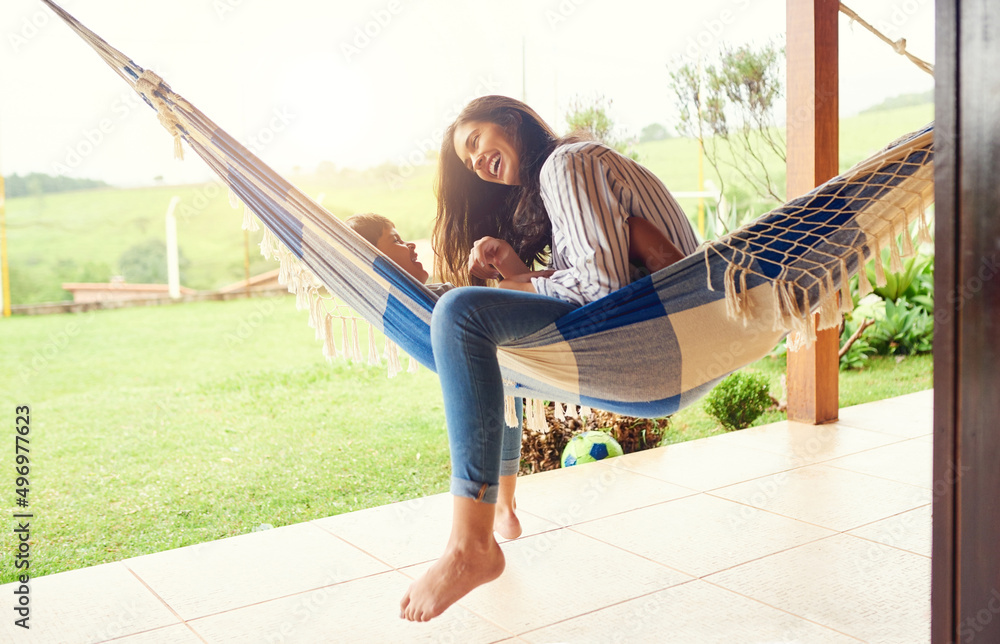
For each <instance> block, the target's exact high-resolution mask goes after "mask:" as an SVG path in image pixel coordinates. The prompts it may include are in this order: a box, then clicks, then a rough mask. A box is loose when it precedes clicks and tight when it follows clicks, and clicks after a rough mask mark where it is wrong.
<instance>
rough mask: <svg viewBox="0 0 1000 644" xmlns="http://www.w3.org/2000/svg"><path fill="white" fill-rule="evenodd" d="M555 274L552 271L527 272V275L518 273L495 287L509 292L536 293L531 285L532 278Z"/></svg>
mask: <svg viewBox="0 0 1000 644" xmlns="http://www.w3.org/2000/svg"><path fill="white" fill-rule="evenodd" d="M552 273H555V271H554V270H546V271H529V272H527V273H519V274H518V275H514V276H513V277H509V278H507V279H505V280H502V281H501V282H500V283H499V284H498V285H497V286H499V287H500V288H505V289H509V290H511V291H524V292H526V293H537V292H538V291H536V290H535V285H534V284H532V283H531V278H532V277H548V276H550V275H552Z"/></svg>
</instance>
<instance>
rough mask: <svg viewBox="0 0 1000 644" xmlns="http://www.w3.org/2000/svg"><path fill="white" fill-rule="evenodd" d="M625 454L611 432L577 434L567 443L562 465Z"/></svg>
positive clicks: (590, 461) (589, 461)
mask: <svg viewBox="0 0 1000 644" xmlns="http://www.w3.org/2000/svg"><path fill="white" fill-rule="evenodd" d="M622 454H624V452H623V451H622V446H621V445H619V444H618V441H616V440H615V439H614V438H612V437H611V435H610V434H606V433H604V432H598V431H589V432H583V433H582V434H577V435H576V436H574V437H573V438H571V439H570V441H569V443H567V444H566V449H564V450H563V453H562V466H563V467H570V466H571V465H576V464H577V463H593V462H594V461H599V460H601V459H603V458H608V457H609V456H621V455H622Z"/></svg>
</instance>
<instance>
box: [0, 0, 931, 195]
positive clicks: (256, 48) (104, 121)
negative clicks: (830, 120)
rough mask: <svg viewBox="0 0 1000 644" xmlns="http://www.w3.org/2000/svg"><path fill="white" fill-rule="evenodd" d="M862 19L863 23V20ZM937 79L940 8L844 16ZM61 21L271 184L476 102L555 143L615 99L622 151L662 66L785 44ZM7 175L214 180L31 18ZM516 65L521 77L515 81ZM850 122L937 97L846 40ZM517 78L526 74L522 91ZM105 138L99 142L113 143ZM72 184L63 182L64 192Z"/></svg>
mask: <svg viewBox="0 0 1000 644" xmlns="http://www.w3.org/2000/svg"><path fill="white" fill-rule="evenodd" d="M854 5H856V6H854ZM849 6H852V8H853V9H855V10H856V11H858V12H859V13H860V14H861V15H862V16H863V17H865V18H866V19H867V20H868V21H869V22H871V23H872V24H874V25H876V26H878V27H880V28H881V29H882V30H883V32H885V33H886V34H887V35H888V36H889V37H890V38H893V39H896V38H899V37H906V39H907V43H908V48H909V49H910V51H912V52H913V53H914V54H916V55H918V56H920V57H921V58H924V59H925V60H929V61H931V62H933V53H934V20H933V19H934V1H933V0H864V2H858V1H857V0H855V2H852V3H850V5H849ZM63 7H64V8H65V9H67V10H68V11H69V12H70V13H72V14H74V15H75V16H76V17H77V18H78V19H79V20H81V22H83V23H84V24H85V25H87V26H88V27H90V28H91V29H93V30H94V31H95V32H96V33H97V34H98V35H100V36H101V37H103V38H104V39H105V40H107V41H108V42H109V43H110V44H111V45H112V46H114V47H116V48H118V49H120V50H121V51H123V52H124V53H126V54H127V55H129V56H130V57H131V58H132V59H133V60H134V61H136V63H138V64H139V65H141V66H143V67H145V68H147V69H151V70H153V71H155V72H157V73H158V74H160V76H162V77H163V78H164V79H165V80H166V81H167V82H168V83H170V85H171V86H172V87H173V88H174V90H175V91H177V92H179V93H180V94H181V95H183V96H184V97H185V98H187V99H188V100H190V101H191V102H192V103H194V104H195V105H197V106H198V107H199V108H201V110H202V111H204V112H205V113H206V114H207V115H208V116H209V117H210V118H212V119H213V120H215V122H216V123H219V124H220V125H221V126H222V127H223V128H225V129H226V130H228V131H229V132H230V133H231V134H233V135H234V136H236V137H237V138H239V139H240V140H242V141H244V142H245V143H246V142H247V141H248V140H250V138H251V137H252V138H253V139H254V140H255V141H256V142H257V151H258V154H259V155H260V156H261V157H262V158H263V159H264V160H265V161H266V162H268V163H269V164H271V165H272V166H273V167H275V168H276V169H277V170H278V171H279V172H280V171H286V172H287V171H288V170H290V169H292V168H293V167H295V166H299V167H301V168H303V169H306V170H311V169H313V168H315V166H316V164H317V163H319V162H320V161H332V162H334V163H336V164H338V165H341V166H354V167H366V166H370V165H375V164H378V163H381V162H384V161H395V162H403V161H404V160H405V159H406V158H407V157H409V156H413V157H416V156H418V155H419V154H420V153H421V152H422V151H423V150H426V149H428V148H430V147H432V146H433V148H435V149H436V148H439V147H440V132H441V131H442V130H443V128H444V127H445V126H446V125H447V124H448V123H449V122H450V121H451V120H452V119H453V118H454V116H455V115H456V113H457V112H458V110H459V109H460V108H461V107H462V106H463V105H464V104H465V102H467V100H468V99H470V98H472V97H474V96H477V95H481V94H486V93H498V94H508V95H510V96H515V97H518V98H521V97H522V87H523V88H524V91H525V92H526V99H527V102H528V103H529V104H531V105H532V106H533V107H534V108H535V109H536V110H538V112H539V113H540V114H541V115H542V116H543V117H544V118H546V119H547V120H548V121H549V122H550V123H551V124H552V125H553V126H554V127H556V129H557V130H560V131H561V130H562V128H563V125H564V121H563V118H564V116H565V113H566V110H567V106H568V105H569V103H570V102H571V100H572V99H573V98H574V97H577V96H582V97H595V96H600V95H603V96H605V97H608V98H611V99H613V104H612V109H611V111H612V116H613V117H614V118H615V120H616V122H617V123H618V124H619V125H620V126H621V127H622V128H623V129H624V130H625V131H626V132H627V133H629V134H638V133H639V131H640V130H641V129H642V128H643V127H644V126H646V125H648V124H650V123H653V122H660V123H664V124H666V125H668V126H670V127H671V128H672V126H673V123H674V121H675V118H676V110H675V108H674V104H673V99H672V96H671V94H670V91H669V88H668V75H667V74H668V65H669V64H670V63H671V62H672V61H675V60H677V59H679V58H681V57H685V56H687V57H694V56H697V55H698V54H699V53H701V54H703V55H705V54H708V55H711V54H713V53H715V52H716V51H717V49H718V46H719V44H720V43H721V42H728V43H730V44H734V45H735V44H741V43H745V42H750V41H755V42H763V41H765V40H767V39H768V38H781V37H782V36H783V33H784V29H785V0H700V1H699V2H690V3H689V2H684V3H681V2H659V1H656V2H653V1H645V2H643V1H640V0H504V1H503V2H473V1H471V0H371V1H369V0H352V1H351V2H330V1H329V0H324V1H320V0H281V1H280V2H278V1H276V0H158V1H153V0H63ZM0 37H2V42H0V70H2V76H0V78H2V79H3V80H2V85H0V86H2V88H3V89H2V97H3V98H2V99H0V171H2V172H3V173H4V174H10V173H12V172H18V173H21V174H24V173H27V172H32V171H37V172H46V173H49V174H57V173H59V172H64V173H66V174H68V175H69V176H75V177H90V178H100V179H104V180H106V181H108V182H111V183H114V184H116V185H122V186H127V185H142V184H149V183H152V180H153V177H156V176H163V177H164V178H165V180H166V181H167V182H168V183H174V182H188V181H195V180H203V179H207V178H209V176H210V175H209V172H208V170H207V169H206V168H205V166H204V164H203V163H202V162H201V161H200V160H198V159H197V158H196V157H195V156H194V155H193V154H192V155H189V156H188V160H186V161H184V162H178V161H174V160H173V145H172V141H171V139H170V137H169V136H168V135H167V133H166V132H165V131H164V130H163V128H162V127H161V126H160V125H159V122H158V121H157V119H156V118H155V115H154V113H153V112H152V110H150V109H149V108H148V107H147V106H146V105H145V104H143V103H141V102H140V101H138V99H137V98H136V97H135V96H134V94H132V92H131V90H130V89H129V88H128V86H127V85H125V84H124V83H123V82H122V81H121V80H120V79H119V78H118V77H117V76H116V75H115V74H114V72H112V71H111V70H110V69H109V68H108V67H107V66H106V65H105V64H104V62H103V61H101V60H100V59H99V58H98V57H97V55H96V54H95V53H93V52H92V51H91V50H90V49H89V47H87V46H86V45H85V44H84V43H83V41H82V40H80V39H79V38H78V37H77V36H76V35H75V34H74V33H73V32H72V31H70V30H69V28H68V27H67V26H66V25H64V24H63V23H62V21H60V20H59V19H57V18H56V17H55V16H54V15H53V14H52V13H51V12H49V11H48V10H47V9H46V8H45V7H44V6H43V5H42V3H40V2H38V1H37V0H4V11H3V13H2V15H0ZM522 48H523V51H524V54H525V59H526V64H525V65H524V66H523V67H522ZM840 51H841V55H840V83H841V99H840V101H841V103H840V105H841V113H842V115H850V114H853V113H856V112H857V111H859V110H860V109H863V108H864V107H867V106H869V105H872V104H875V103H878V102H879V101H881V100H882V99H884V98H886V97H889V96H894V95H897V94H901V93H905V92H919V91H925V90H928V89H930V88H931V87H932V86H933V80H932V79H931V78H930V76H928V75H927V74H925V73H924V72H921V71H919V70H917V69H916V68H915V67H914V66H913V65H912V64H910V63H909V62H908V61H906V60H905V59H904V58H903V57H901V56H898V55H896V54H895V53H893V51H892V49H890V48H889V47H888V46H887V45H885V44H884V43H882V42H881V41H879V40H877V39H876V38H875V37H874V36H872V35H871V34H870V33H868V32H867V31H866V30H864V29H862V28H861V27H860V26H858V25H853V26H852V25H850V24H849V22H848V20H847V19H846V18H845V17H843V16H841V21H840ZM522 68H523V69H525V70H526V73H525V74H524V75H523V76H522ZM102 129H103V131H102ZM67 170H68V172H67Z"/></svg>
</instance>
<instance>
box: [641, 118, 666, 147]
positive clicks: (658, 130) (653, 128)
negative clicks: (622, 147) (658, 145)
mask: <svg viewBox="0 0 1000 644" xmlns="http://www.w3.org/2000/svg"><path fill="white" fill-rule="evenodd" d="M669 138H670V132H669V131H668V130H667V128H666V127H664V126H663V125H662V124H660V123H650V124H649V125H647V126H646V127H644V128H642V132H640V133H639V143H648V142H649V141H662V140H663V139H669Z"/></svg>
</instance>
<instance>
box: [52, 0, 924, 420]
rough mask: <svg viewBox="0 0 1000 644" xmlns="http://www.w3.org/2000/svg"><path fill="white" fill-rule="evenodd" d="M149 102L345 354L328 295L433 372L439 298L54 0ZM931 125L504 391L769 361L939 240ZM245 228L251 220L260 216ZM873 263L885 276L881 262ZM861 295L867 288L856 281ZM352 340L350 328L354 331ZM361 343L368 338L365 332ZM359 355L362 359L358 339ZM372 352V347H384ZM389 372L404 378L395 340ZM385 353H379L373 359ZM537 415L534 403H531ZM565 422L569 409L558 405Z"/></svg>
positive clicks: (590, 330)
mask: <svg viewBox="0 0 1000 644" xmlns="http://www.w3.org/2000/svg"><path fill="white" fill-rule="evenodd" d="M42 1H43V2H45V3H46V4H47V5H48V6H49V7H51V8H52V10H53V11H55V12H56V14H57V15H59V16H60V17H62V18H63V19H64V20H65V21H66V22H67V23H68V24H69V25H70V27H72V28H73V29H74V30H75V31H76V32H77V33H78V34H79V35H80V36H81V37H83V38H84V39H85V40H86V41H87V42H88V43H89V44H90V45H91V46H92V47H93V48H94V49H95V50H96V51H97V52H98V53H99V54H100V55H101V57H102V58H104V60H105V61H106V62H107V63H108V64H109V65H110V66H111V67H112V68H113V69H115V71H117V72H118V74H119V75H120V76H121V77H122V78H123V79H124V80H125V81H126V82H128V83H129V85H130V86H132V87H133V88H134V89H135V91H136V92H138V93H139V94H140V95H141V96H142V97H143V98H144V99H145V100H146V102H147V103H149V104H150V106H152V107H153V108H154V109H155V110H156V112H157V114H158V116H159V119H160V121H161V123H162V124H163V125H164V127H165V128H166V129H167V130H168V131H169V132H170V133H171V134H172V135H173V137H174V139H175V152H176V153H177V154H178V155H181V154H182V153H183V148H182V144H181V141H184V142H186V143H187V145H188V146H189V147H190V148H191V149H192V150H194V151H195V153H197V154H198V156H200V157H201V158H202V159H204V160H205V162H206V163H208V165H209V166H210V167H211V168H212V169H213V170H214V171H215V172H216V173H217V174H218V175H219V176H220V177H221V178H222V179H223V180H224V181H225V182H226V183H227V184H228V185H229V186H230V188H231V189H232V191H233V193H234V194H235V195H236V196H237V197H238V198H239V200H240V201H242V202H243V204H244V205H245V206H246V208H247V211H248V213H252V214H253V215H256V217H258V218H259V219H260V221H261V222H262V223H263V224H264V226H265V228H266V229H267V230H266V231H265V234H264V240H263V242H262V244H261V249H262V252H263V253H264V254H265V255H266V256H272V257H277V258H278V259H280V261H281V279H283V280H284V281H285V282H286V283H287V284H288V287H289V290H290V291H292V292H294V293H296V295H297V302H298V304H299V305H300V306H302V307H303V308H308V309H309V310H310V324H311V325H312V326H314V327H315V328H316V332H317V337H319V338H322V339H324V341H325V345H324V346H325V351H326V353H327V354H328V355H331V354H333V353H335V351H336V349H335V347H334V346H333V338H334V328H335V327H334V325H335V322H336V320H335V317H336V316H335V315H334V314H333V313H331V312H330V311H329V310H328V309H327V308H326V307H325V306H324V304H325V301H324V299H323V296H322V290H323V287H325V288H326V289H328V290H329V292H331V293H334V294H336V296H337V297H339V298H341V299H342V300H343V301H344V302H346V303H347V305H348V306H350V307H351V308H352V309H353V310H354V311H356V312H357V313H358V314H360V315H361V316H362V317H364V318H365V319H366V320H368V321H369V322H370V323H371V324H372V325H373V326H374V327H375V328H377V329H378V330H379V331H381V332H383V333H384V334H385V336H386V337H387V338H388V339H389V340H391V342H392V343H395V344H396V345H398V346H399V347H401V348H402V349H403V350H404V351H405V352H406V353H408V354H409V355H410V356H411V358H414V359H416V360H417V361H418V362H419V363H421V364H423V365H425V366H427V367H428V368H430V369H434V366H435V365H434V356H433V353H432V350H431V343H430V330H429V323H430V318H431V311H432V309H433V308H434V303H435V301H436V299H437V296H436V295H434V294H433V293H432V292H431V291H429V290H428V289H427V288H426V287H424V286H423V285H422V284H420V283H418V282H417V281H416V280H414V279H413V278H412V277H411V276H410V275H409V274H407V273H405V272H403V271H402V270H401V269H400V268H399V267H398V266H396V265H395V264H394V263H393V262H391V261H390V260H388V259H387V258H386V257H385V256H383V255H382V254H381V253H379V252H378V251H377V250H376V249H375V248H373V247H372V246H371V245H370V244H368V243H367V242H366V241H365V240H363V239H362V238H361V237H360V236H358V235H357V234H356V233H355V232H354V231H353V230H351V229H350V228H348V227H347V226H345V225H344V224H343V223H341V222H340V221H339V220H338V219H337V218H335V217H334V216H332V215H331V214H330V213H328V212H327V211H326V210H324V209H323V208H322V207H321V206H319V205H318V204H317V203H315V202H314V201H313V200H312V199H310V198H309V197H307V196H306V195H304V194H303V193H302V192H301V191H300V190H298V189H297V188H296V187H295V186H293V185H292V184H290V183H289V182H288V181H286V180H285V179H283V178H282V177H280V176H279V175H278V174H277V173H275V172H274V171H272V170H271V169H270V168H268V167H267V166H266V165H265V164H264V163H263V162H261V161H260V160H259V159H258V158H257V157H255V156H254V155H253V154H252V153H251V152H250V151H249V150H247V149H246V148H245V147H244V146H242V145H241V144H240V143H238V142H237V141H236V140H235V139H233V138H232V137H231V136H229V135H228V134H226V132H224V131H223V130H222V129H221V128H219V127H218V126H217V125H216V124H215V123H213V122H212V121H211V120H209V119H208V118H207V117H206V116H205V115H204V114H203V113H202V112H200V111H199V110H198V109H196V108H195V107H194V106H193V105H191V104H190V103H189V102H188V101H186V100H185V99H183V98H182V97H180V96H179V95H177V94H176V93H174V92H173V91H172V90H171V89H170V87H169V86H168V85H167V84H166V83H164V82H163V80H162V79H160V78H159V77H158V76H156V75H155V74H153V73H152V72H150V71H148V70H144V69H143V68H141V67H140V66H138V65H137V64H135V63H134V62H132V61H131V60H130V59H128V57H126V56H124V55H123V54H122V53H121V52H119V51H117V50H116V49H114V48H112V47H110V46H109V45H108V44H107V43H106V42H104V41H103V40H102V39H100V38H99V37H98V36H97V35H95V34H94V33H93V32H91V31H90V30H89V29H87V28H86V27H84V26H82V25H81V24H80V23H79V22H77V21H76V20H75V19H74V18H73V17H72V16H70V15H69V14H67V13H66V12H65V11H63V10H62V9H61V8H59V7H58V6H57V5H56V4H54V3H53V2H52V1H51V0H42ZM932 139H933V129H932V127H931V126H928V127H927V128H925V129H923V130H921V131H919V132H916V133H913V134H911V135H908V136H906V137H904V138H902V139H900V140H899V141H896V142H895V143H893V144H892V145H890V146H889V147H888V148H886V149H885V150H883V151H882V152H880V153H878V154H876V155H875V156H873V157H871V158H869V159H868V160H866V161H864V162H862V163H860V164H858V165H857V166H855V167H854V168H852V169H851V170H850V171H848V172H847V173H845V174H843V175H841V176H839V177H836V178H834V179H832V180H830V181H828V182H827V183H825V184H824V185H822V186H820V187H818V188H816V189H815V190H813V191H812V192H810V193H808V194H806V195H803V196H801V197H798V198H797V199H794V200H793V201H791V202H789V203H787V204H785V205H784V206H782V207H780V208H777V209H776V210H773V211H772V212H770V213H768V214H766V215H764V216H763V217H761V218H760V219H758V220H757V221H755V222H754V223H752V224H749V225H748V226H745V227H743V228H741V229H740V230H737V231H735V232H733V233H731V234H729V235H727V236H726V237H724V238H722V239H719V240H717V241H713V242H711V243H707V244H705V245H703V246H702V247H701V248H700V249H699V250H698V251H697V252H695V253H694V254H693V255H691V256H689V257H687V258H685V259H684V260H682V261H680V262H678V263H676V264H673V265H672V266H669V267H668V268H666V269H664V270H662V271H659V272H657V273H655V274H653V275H650V276H647V277H645V278H643V279H641V280H639V281H637V282H634V283H632V284H630V285H629V286H627V287H625V288H623V289H621V290H619V291H616V292H614V293H612V294H610V295H608V296H606V297H604V298H602V299H600V300H597V301H595V302H592V303H590V304H588V305H586V306H583V307H581V308H579V309H576V310H574V311H572V312H571V313H569V314H567V315H565V316H564V317H563V318H561V319H559V320H558V321H557V322H555V323H553V324H551V325H550V326H548V327H546V328H544V329H542V330H540V331H538V332H537V333H535V334H533V335H531V336H530V337H527V338H524V339H522V340H521V341H519V342H517V343H514V344H511V345H508V346H503V347H501V348H500V351H499V359H500V365H501V369H502V372H503V375H504V379H505V383H506V385H505V387H506V393H507V394H508V395H516V396H523V397H526V398H533V399H536V400H551V401H558V402H560V403H568V404H572V405H579V406H584V407H596V408H599V409H605V410H608V411H613V412H616V413H620V414H627V415H630V416H644V417H658V416H665V415H668V414H672V413H674V412H676V411H677V410H678V409H680V408H682V407H684V406H686V405H688V404H690V403H691V402H692V401H694V400H696V399H698V398H699V397H700V396H702V395H703V394H705V393H707V392H708V391H709V390H710V389H711V388H712V387H713V386H714V385H715V384H716V383H717V382H718V381H719V380H720V379H722V378H723V377H725V376H726V375H727V374H729V373H731V372H732V371H735V370H736V369H738V368H740V367H742V366H744V365H746V364H749V363H751V362H754V361H755V360H758V359H760V358H761V357H763V356H765V355H766V354H767V353H768V352H769V351H770V350H771V349H773V348H774V346H775V345H776V344H777V343H778V341H780V340H781V338H782V337H784V336H785V335H786V334H789V333H791V335H790V336H789V345H790V349H794V348H796V347H797V346H801V345H805V344H807V343H809V342H811V341H812V340H813V339H814V337H815V330H814V329H815V326H814V324H813V319H814V314H818V318H819V324H818V326H819V328H821V329H823V328H830V327H833V326H835V325H837V324H839V322H840V313H841V312H842V311H847V310H850V307H851V306H852V300H851V296H850V292H849V287H848V280H849V278H850V276H851V275H853V274H855V273H856V272H858V270H859V269H860V268H862V267H863V266H864V264H865V262H866V261H868V260H869V259H870V258H872V257H876V258H880V257H881V251H882V249H883V248H888V249H890V256H891V258H892V262H893V267H894V269H895V268H898V267H899V262H900V258H901V257H902V256H906V255H909V254H912V253H913V252H914V249H913V247H912V243H911V236H910V229H911V225H912V224H916V227H917V229H918V232H919V236H920V239H921V240H922V241H930V234H929V229H928V223H927V219H926V212H925V211H926V207H927V206H928V205H930V204H931V203H932V201H933V171H932V164H931V162H932V151H931V145H932ZM244 223H245V226H250V227H252V226H253V225H254V224H255V222H254V221H253V217H251V216H249V214H248V215H247V216H246V217H245V218H244ZM874 267H875V271H876V277H877V279H878V280H879V282H880V283H881V282H883V280H884V279H885V276H884V275H883V272H882V262H881V261H880V260H879V261H875V262H874ZM860 284H861V288H862V293H864V292H865V288H866V287H867V288H868V289H869V290H870V286H869V284H868V280H867V279H861V280H860ZM347 335H348V333H347V329H346V325H345V326H344V329H343V330H342V337H344V338H346V337H347ZM355 337H356V334H355ZM351 344H353V345H355V346H354V347H353V351H349V352H350V353H352V354H354V355H355V356H360V353H361V350H360V347H357V346H356V345H357V341H356V340H355V341H354V342H353V343H348V346H349V347H350V346H351ZM370 351H374V345H372V346H371V349H370ZM388 353H389V362H390V368H391V369H395V370H398V368H399V366H398V365H399V360H398V356H397V355H396V353H395V347H394V346H390V348H389V350H388ZM375 357H376V359H377V354H376V355H375ZM535 411H536V414H537V409H536V410H535ZM557 413H558V412H557Z"/></svg>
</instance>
